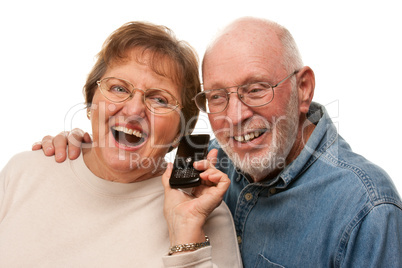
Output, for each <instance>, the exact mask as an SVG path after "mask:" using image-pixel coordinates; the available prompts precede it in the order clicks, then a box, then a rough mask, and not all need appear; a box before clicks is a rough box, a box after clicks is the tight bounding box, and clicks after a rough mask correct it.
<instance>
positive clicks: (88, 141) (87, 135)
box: [84, 132, 92, 143]
mask: <svg viewBox="0 0 402 268" xmlns="http://www.w3.org/2000/svg"><path fill="white" fill-rule="evenodd" d="M84 142H85V143H91V142H92V138H91V135H89V133H88V132H85V133H84Z"/></svg>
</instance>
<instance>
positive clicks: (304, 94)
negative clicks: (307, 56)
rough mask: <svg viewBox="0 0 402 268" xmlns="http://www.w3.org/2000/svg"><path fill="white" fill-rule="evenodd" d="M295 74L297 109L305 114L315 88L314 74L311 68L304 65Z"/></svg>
mask: <svg viewBox="0 0 402 268" xmlns="http://www.w3.org/2000/svg"><path fill="white" fill-rule="evenodd" d="M296 75H297V90H298V92H299V107H300V108H299V110H300V112H301V113H303V114H307V112H308V110H309V108H310V104H311V102H312V101H313V96H314V88H315V75H314V72H313V70H312V69H311V68H310V67H308V66H304V67H303V68H302V69H300V71H299V72H298V73H297V74H296Z"/></svg>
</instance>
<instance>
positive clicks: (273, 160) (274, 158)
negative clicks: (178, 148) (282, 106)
mask: <svg viewBox="0 0 402 268" xmlns="http://www.w3.org/2000/svg"><path fill="white" fill-rule="evenodd" d="M298 110H299V105H298V95H297V90H295V89H293V90H292V94H291V97H290V99H289V102H288V105H287V113H286V116H284V117H282V118H279V119H278V120H275V122H272V123H270V127H269V131H272V140H271V144H270V146H269V147H268V145H267V149H266V150H264V151H263V152H262V153H260V154H253V155H250V154H249V153H246V154H245V156H244V157H243V159H241V157H240V156H239V155H238V154H237V153H236V152H234V150H233V149H232V147H230V146H222V144H224V143H223V142H222V141H221V140H219V138H218V136H216V138H217V140H218V142H219V143H220V144H221V147H222V149H223V150H224V152H225V153H226V154H227V155H228V157H229V158H230V159H231V160H232V162H233V164H234V165H235V167H236V168H238V169H240V170H241V171H242V172H244V173H247V174H249V175H250V176H251V177H252V178H253V180H254V181H261V180H263V179H264V178H266V177H267V176H268V175H269V174H270V173H271V172H273V171H275V170H278V169H283V168H284V167H285V165H286V158H287V157H288V154H289V152H290V150H291V149H292V147H293V144H294V142H295V141H296V137H297V129H298V124H299V114H298Z"/></svg>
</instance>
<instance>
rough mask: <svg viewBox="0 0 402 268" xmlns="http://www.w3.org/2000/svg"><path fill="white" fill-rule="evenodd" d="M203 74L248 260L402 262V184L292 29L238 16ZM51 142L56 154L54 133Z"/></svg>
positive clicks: (204, 107)
mask: <svg viewBox="0 0 402 268" xmlns="http://www.w3.org/2000/svg"><path fill="white" fill-rule="evenodd" d="M202 71H203V81H204V91H203V92H202V93H200V94H199V95H197V96H196V98H195V101H196V104H197V106H198V107H199V108H200V110H201V111H204V112H207V113H208V116H209V120H210V123H211V126H212V129H213V131H214V134H215V137H216V140H215V141H213V142H212V143H211V146H210V149H212V148H217V149H218V164H217V165H218V168H219V169H220V170H222V171H223V172H225V173H227V174H228V176H229V177H230V178H231V180H232V183H231V186H230V187H229V190H228V192H227V193H226V195H225V199H224V200H225V202H226V203H227V204H228V206H229V208H230V210H231V212H232V215H233V218H234V222H235V226H236V231H237V235H238V242H239V247H240V250H241V253H242V258H243V263H244V266H245V267H402V230H401V228H402V202H401V199H400V197H399V195H398V193H397V190H396V189H395V187H394V185H393V183H392V181H391V179H390V178H389V176H388V175H387V174H386V173H385V172H384V171H383V170H382V169H381V168H379V167H377V166H375V165H374V164H372V163H370V162H369V161H368V160H366V159H365V158H363V157H362V156H360V155H358V154H356V153H354V152H352V150H351V148H350V147H349V145H348V144H347V143H346V141H345V140H344V139H343V138H342V137H340V136H339V135H338V133H337V130H336V128H335V126H334V124H333V123H332V121H331V119H330V116H329V115H328V113H327V111H326V110H325V108H324V107H323V106H322V105H319V104H317V103H314V102H312V99H313V95H314V87H315V78H314V73H313V71H312V69H311V68H309V67H307V66H303V63H302V60H301V57H300V55H299V52H298V49H297V46H296V44H295V42H294V40H293V37H292V36H291V34H290V33H289V32H288V31H287V30H286V29H285V28H284V27H282V26H280V25H278V24H276V23H273V22H270V21H267V20H263V19H257V18H242V19H239V20H236V21H235V22H233V23H231V24H230V25H229V26H228V27H226V28H225V29H224V30H223V31H222V32H221V33H220V35H219V36H218V37H217V38H216V39H215V40H214V41H213V42H212V44H211V45H210V47H209V48H208V49H207V51H206V53H205V56H204V60H203V66H202ZM58 140H59V141H57V142H56V141H55V143H56V145H55V147H56V149H57V150H56V152H60V156H61V158H60V159H61V160H63V159H64V158H65V153H64V152H65V139H64V140H63V139H60V138H59V139H58ZM60 141H61V142H60ZM43 147H44V149H45V150H46V149H48V150H49V151H48V153H53V150H54V147H53V145H52V144H51V143H50V142H49V140H45V142H44V143H43ZM59 148H60V149H59ZM71 150H72V152H73V154H72V157H75V155H77V153H76V151H74V150H75V148H74V147H72V149H71ZM70 157H71V156H70Z"/></svg>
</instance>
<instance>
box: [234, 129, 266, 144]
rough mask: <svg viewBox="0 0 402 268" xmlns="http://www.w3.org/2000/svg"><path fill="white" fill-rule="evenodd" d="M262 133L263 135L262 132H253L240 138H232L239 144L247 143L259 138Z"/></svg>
mask: <svg viewBox="0 0 402 268" xmlns="http://www.w3.org/2000/svg"><path fill="white" fill-rule="evenodd" d="M262 133H263V131H254V132H251V133H247V134H246V135H242V136H233V138H234V139H235V140H236V141H239V142H247V141H251V140H253V139H255V138H258V137H259V136H261V134H262Z"/></svg>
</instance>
